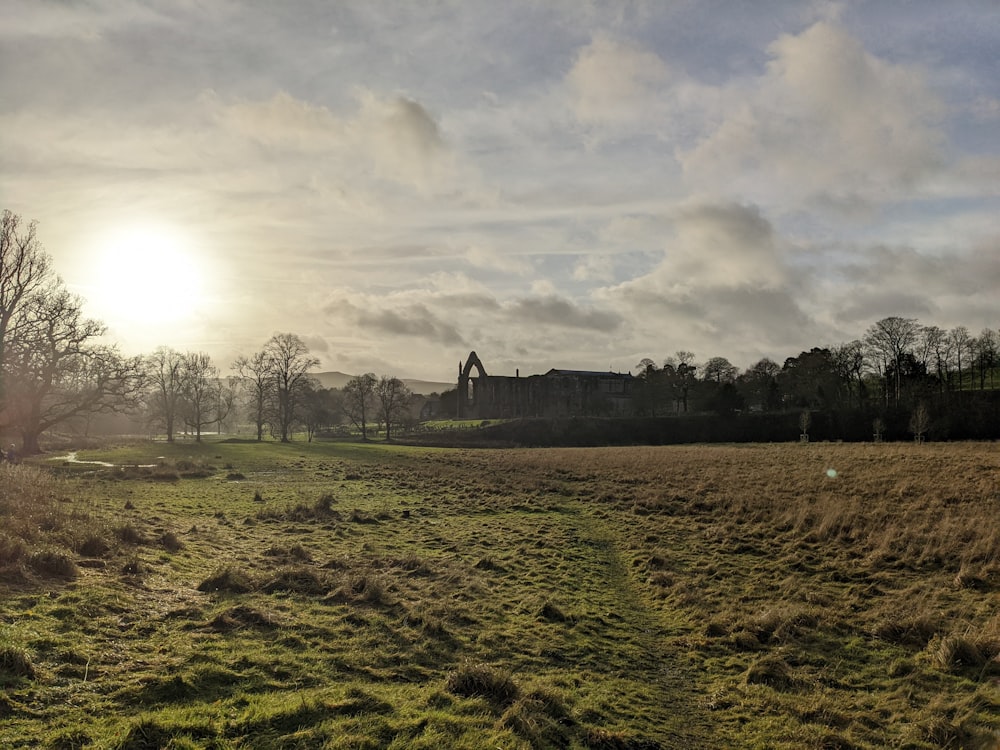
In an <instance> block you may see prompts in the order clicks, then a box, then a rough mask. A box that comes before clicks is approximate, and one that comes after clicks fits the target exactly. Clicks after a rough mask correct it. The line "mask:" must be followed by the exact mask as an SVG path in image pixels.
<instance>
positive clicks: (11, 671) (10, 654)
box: [0, 641, 35, 680]
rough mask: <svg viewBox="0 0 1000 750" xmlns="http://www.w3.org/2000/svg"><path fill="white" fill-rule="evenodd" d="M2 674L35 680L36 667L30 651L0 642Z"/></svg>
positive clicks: (0, 669) (0, 670) (0, 668)
mask: <svg viewBox="0 0 1000 750" xmlns="http://www.w3.org/2000/svg"><path fill="white" fill-rule="evenodd" d="M0 674H4V675H8V676H12V677H24V678H26V679H29V680H33V679H35V665H34V663H33V661H32V658H31V653H30V652H29V651H28V649H26V648H24V647H23V646H16V645H13V644H10V643H3V642H2V641H0Z"/></svg>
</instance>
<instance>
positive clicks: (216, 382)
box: [181, 352, 233, 443]
mask: <svg viewBox="0 0 1000 750" xmlns="http://www.w3.org/2000/svg"><path fill="white" fill-rule="evenodd" d="M226 390H227V384H226V383H225V382H224V381H222V380H220V379H219V368H217V367H216V366H215V365H213V364H212V359H211V357H209V356H208V355H207V354H205V353H204V352H197V353H192V352H188V353H187V354H185V355H183V357H182V359H181V416H182V418H183V420H184V424H185V425H186V426H187V427H188V428H189V429H190V430H192V431H193V432H194V436H195V441H197V442H199V443H200V442H201V433H202V430H203V429H204V428H205V427H207V426H209V425H211V424H218V423H220V422H222V420H223V419H225V418H226V416H227V415H228V414H229V408H230V407H231V406H232V403H233V401H232V398H229V397H227V394H226V393H225V391H226Z"/></svg>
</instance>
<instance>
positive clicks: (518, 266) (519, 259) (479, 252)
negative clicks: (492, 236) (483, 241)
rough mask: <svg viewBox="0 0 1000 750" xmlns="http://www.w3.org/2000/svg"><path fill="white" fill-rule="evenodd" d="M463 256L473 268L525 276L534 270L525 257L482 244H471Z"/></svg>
mask: <svg viewBox="0 0 1000 750" xmlns="http://www.w3.org/2000/svg"><path fill="white" fill-rule="evenodd" d="M464 257H465V259H466V260H467V261H468V262H469V263H470V264H471V265H472V266H474V267H475V268H482V269H486V270H490V271H500V272H502V273H509V274H514V275H517V276H527V275H528V274H530V273H531V272H532V271H533V270H534V267H533V266H532V264H531V261H530V260H529V259H528V258H526V257H523V256H519V255H512V254H510V253H504V252H502V251H500V250H496V249H494V248H488V247H485V246H483V245H473V246H472V247H470V248H469V249H468V250H466V251H465V255H464Z"/></svg>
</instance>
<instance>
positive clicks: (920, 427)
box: [910, 402, 931, 443]
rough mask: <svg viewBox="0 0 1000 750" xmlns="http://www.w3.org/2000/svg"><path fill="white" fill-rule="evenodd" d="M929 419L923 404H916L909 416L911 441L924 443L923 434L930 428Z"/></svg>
mask: <svg viewBox="0 0 1000 750" xmlns="http://www.w3.org/2000/svg"><path fill="white" fill-rule="evenodd" d="M930 423H931V417H930V413H929V412H928V411H927V406H926V405H924V403H923V402H921V403H919V404H917V408H916V409H914V410H913V414H912V415H911V416H910V432H911V433H913V440H914V441H915V442H917V443H922V442H924V434H925V433H926V432H927V428H928V427H930Z"/></svg>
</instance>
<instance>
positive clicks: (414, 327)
mask: <svg viewBox="0 0 1000 750" xmlns="http://www.w3.org/2000/svg"><path fill="white" fill-rule="evenodd" d="M349 296H350V297H354V298H358V297H359V296H361V299H360V300H359V301H358V302H355V301H353V300H351V299H348V297H349ZM323 310H324V312H325V313H326V314H327V315H328V316H329V317H331V318H335V319H338V320H339V321H340V322H341V324H342V325H343V324H344V323H346V324H347V325H348V326H350V327H352V328H356V329H358V330H357V333H360V334H361V335H363V336H365V337H375V338H377V337H381V336H384V335H389V336H396V337H407V338H416V339H420V340H422V341H427V342H432V343H436V344H444V345H447V346H465V342H464V340H463V338H462V336H461V334H460V333H459V332H458V329H457V328H455V326H453V325H452V324H451V323H449V322H447V321H445V320H444V319H443V318H442V317H441V316H440V315H439V314H437V313H436V312H434V311H432V310H431V309H429V308H428V307H427V305H425V304H422V303H419V302H405V301H404V302H401V301H400V300H399V299H398V297H396V298H394V297H389V298H379V297H378V296H376V295H357V294H353V295H352V294H350V293H348V292H341V293H339V294H338V296H337V298H336V299H334V300H332V301H330V302H328V303H327V304H326V305H325V306H324V308H323Z"/></svg>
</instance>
